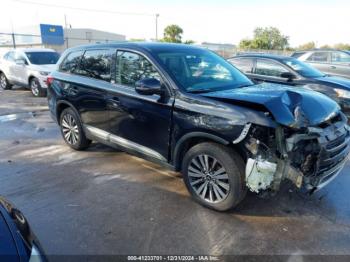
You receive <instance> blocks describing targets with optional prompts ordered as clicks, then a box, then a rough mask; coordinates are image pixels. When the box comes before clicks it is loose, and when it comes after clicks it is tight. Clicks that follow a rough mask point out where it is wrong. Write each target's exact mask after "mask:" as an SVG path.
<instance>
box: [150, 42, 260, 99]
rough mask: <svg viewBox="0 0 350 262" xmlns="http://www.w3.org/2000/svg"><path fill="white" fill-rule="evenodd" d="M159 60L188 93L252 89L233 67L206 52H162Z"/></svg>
mask: <svg viewBox="0 0 350 262" xmlns="http://www.w3.org/2000/svg"><path fill="white" fill-rule="evenodd" d="M156 56H157V58H158V60H159V61H160V63H161V64H163V66H164V68H165V69H166V70H167V71H168V72H169V74H170V75H171V76H173V78H174V80H176V81H177V83H178V84H179V86H180V88H182V89H184V90H185V91H187V92H191V93H197V92H198V93H201V92H213V91H219V90H227V89H232V88H238V87H243V86H247V85H253V83H252V82H251V81H250V80H249V79H248V78H247V77H246V76H245V75H244V74H242V73H241V72H240V71H239V70H237V69H236V68H235V67H234V66H233V65H232V64H230V63H229V62H227V61H226V60H225V59H223V58H222V57H220V56H218V55H216V54H215V53H213V52H210V51H208V50H205V49H194V48H193V49H192V48H183V49H178V50H174V51H171V50H168V51H159V52H157V53H156Z"/></svg>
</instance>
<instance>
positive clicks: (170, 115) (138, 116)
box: [48, 43, 350, 210]
mask: <svg viewBox="0 0 350 262" xmlns="http://www.w3.org/2000/svg"><path fill="white" fill-rule="evenodd" d="M48 83H49V87H48V103H49V108H50V112H51V114H52V116H53V118H54V119H55V120H56V121H57V122H58V124H59V126H60V129H61V133H62V136H63V138H64V140H65V142H66V143H67V144H68V145H69V146H70V147H72V148H74V149H76V150H83V149H85V148H87V147H88V146H89V145H90V143H91V141H92V140H95V141H99V142H101V143H104V144H107V145H110V146H113V147H117V148H122V149H124V150H125V151H127V152H130V153H132V154H136V155H139V156H141V157H143V158H146V159H149V160H153V161H156V162H158V163H161V164H163V165H165V166H167V167H169V168H171V169H173V170H176V171H181V172H182V174H183V178H184V182H185V184H186V186H187V188H188V190H189V192H190V193H191V194H192V196H193V197H194V199H196V200H197V201H198V202H200V203H201V204H203V205H205V206H207V207H210V208H213V209H216V210H227V209H229V208H232V207H234V206H235V205H237V204H238V203H239V202H240V201H241V200H242V199H243V198H244V196H245V193H246V189H247V188H249V189H250V190H251V191H253V192H263V191H278V190H279V188H280V183H281V181H283V180H285V179H289V180H291V181H292V182H293V183H294V184H295V185H296V186H297V187H299V188H305V189H307V190H310V191H314V190H316V189H318V188H321V187H322V186H324V185H325V184H327V183H328V182H330V181H331V180H332V179H333V178H334V177H335V176H336V175H337V174H338V173H339V172H340V171H341V169H342V167H343V165H344V163H345V161H346V159H347V156H348V153H349V145H348V142H349V139H350V134H349V126H348V125H347V122H346V117H345V116H344V114H343V113H342V112H341V111H340V108H339V106H338V105H337V103H336V102H334V101H333V100H331V99H329V98H328V97H326V96H324V95H323V94H321V93H318V92H313V91H310V90H308V89H302V88H298V89H296V88H293V87H288V86H283V85H274V84H267V83H264V84H260V85H255V84H254V83H253V82H252V81H251V80H249V79H248V78H247V77H246V76H245V75H244V74H242V73H241V72H240V71H239V70H237V69H236V68H235V67H234V66H232V65H231V64H230V63H228V62H227V61H225V60H224V59H223V58H221V57H220V56H218V55H216V54H215V53H213V52H211V51H208V50H205V49H201V48H198V47H194V46H190V45H178V44H164V43H123V44H122V43H121V44H105V45H102V44H101V45H91V46H82V47H76V48H73V49H69V50H67V51H66V52H65V53H64V54H63V55H62V57H61V59H60V60H59V62H58V68H57V70H56V71H54V72H53V73H52V75H51V76H49V78H48Z"/></svg>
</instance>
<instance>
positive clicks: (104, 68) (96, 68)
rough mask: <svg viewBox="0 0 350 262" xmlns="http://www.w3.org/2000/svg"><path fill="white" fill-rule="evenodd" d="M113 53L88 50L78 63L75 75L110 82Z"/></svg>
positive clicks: (110, 51)
mask: <svg viewBox="0 0 350 262" xmlns="http://www.w3.org/2000/svg"><path fill="white" fill-rule="evenodd" d="M113 54H114V51H112V50H88V51H86V52H85V54H84V56H83V58H82V59H81V61H80V66H79V69H78V70H76V73H77V74H79V75H83V76H86V77H91V78H95V79H98V80H103V81H107V82H110V81H111V65H112V60H113Z"/></svg>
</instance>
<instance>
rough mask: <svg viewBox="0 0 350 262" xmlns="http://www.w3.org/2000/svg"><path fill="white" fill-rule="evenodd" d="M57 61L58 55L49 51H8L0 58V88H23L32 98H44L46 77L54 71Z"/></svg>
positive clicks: (30, 49) (31, 49) (29, 49)
mask: <svg viewBox="0 0 350 262" xmlns="http://www.w3.org/2000/svg"><path fill="white" fill-rule="evenodd" d="M58 59H59V54H58V53H57V52H55V51H54V50H51V49H42V48H41V49H33V48H28V49H15V50H10V51H8V52H7V53H5V54H4V55H3V56H2V57H1V58H0V88H2V89H11V88H12V85H19V86H25V87H27V88H30V90H31V91H32V93H33V95H34V96H45V95H46V89H47V84H46V79H47V76H48V75H49V74H50V73H51V71H53V70H54V69H55V67H56V62H57V61H58Z"/></svg>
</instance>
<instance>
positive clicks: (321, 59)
mask: <svg viewBox="0 0 350 262" xmlns="http://www.w3.org/2000/svg"><path fill="white" fill-rule="evenodd" d="M292 57H295V58H297V59H299V60H300V61H304V62H306V63H309V64H310V65H312V66H313V67H315V68H317V69H318V70H320V71H322V72H323V73H325V74H329V75H334V76H341V77H346V78H350V52H348V51H341V50H322V49H319V50H318V49H317V50H311V51H297V52H294V53H293V54H292Z"/></svg>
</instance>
